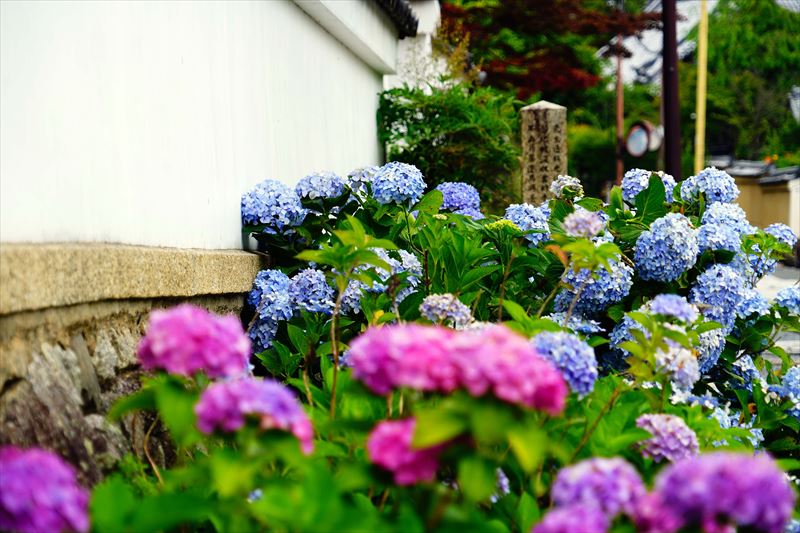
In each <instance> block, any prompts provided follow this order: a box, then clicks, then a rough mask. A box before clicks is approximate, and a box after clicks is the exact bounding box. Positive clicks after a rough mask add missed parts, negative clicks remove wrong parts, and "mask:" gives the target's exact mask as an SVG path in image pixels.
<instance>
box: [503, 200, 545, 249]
mask: <svg viewBox="0 0 800 533" xmlns="http://www.w3.org/2000/svg"><path fill="white" fill-rule="evenodd" d="M503 218H505V219H506V220H510V221H511V222H513V223H514V224H516V225H517V227H519V229H520V230H522V231H531V230H537V231H539V232H540V233H528V234H527V235H525V238H526V239H527V240H528V241H529V242H530V246H538V245H539V244H541V243H543V242H545V241H548V240H550V225H549V224H548V219H549V218H550V210H549V209H544V208H542V207H536V206H533V205H531V204H511V205H510V206H508V207H507V208H506V213H505V215H504V217H503Z"/></svg>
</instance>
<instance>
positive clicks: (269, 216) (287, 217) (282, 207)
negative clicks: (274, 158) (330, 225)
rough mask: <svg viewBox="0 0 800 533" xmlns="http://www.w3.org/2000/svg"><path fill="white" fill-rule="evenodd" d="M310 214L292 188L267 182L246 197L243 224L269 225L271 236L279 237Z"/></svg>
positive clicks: (267, 229) (247, 193)
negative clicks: (277, 234) (276, 235)
mask: <svg viewBox="0 0 800 533" xmlns="http://www.w3.org/2000/svg"><path fill="white" fill-rule="evenodd" d="M305 217H306V210H305V209H304V208H303V204H302V203H301V202H300V197H299V196H297V193H296V192H295V191H294V190H293V189H292V188H291V187H289V186H288V185H284V184H283V183H281V182H279V181H276V180H265V181H262V182H261V183H259V184H257V185H256V186H254V187H253V188H252V189H250V190H249V191H247V192H246V193H244V194H243V195H242V224H244V225H249V226H255V225H260V224H265V225H266V226H267V227H266V228H265V229H264V231H265V232H268V233H277V232H281V231H284V230H287V229H289V228H293V227H295V226H299V225H300V224H302V223H303V220H304V219H305Z"/></svg>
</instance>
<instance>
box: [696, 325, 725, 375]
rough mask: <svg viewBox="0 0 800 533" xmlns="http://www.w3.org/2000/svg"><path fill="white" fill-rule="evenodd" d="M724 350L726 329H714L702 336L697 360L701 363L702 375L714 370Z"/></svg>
mask: <svg viewBox="0 0 800 533" xmlns="http://www.w3.org/2000/svg"><path fill="white" fill-rule="evenodd" d="M724 348H725V330H724V329H719V328H718V329H712V330H709V331H706V332H703V333H701V334H700V339H699V344H698V346H697V360H698V362H699V363H700V372H701V373H703V374H708V371H709V370H711V369H712V368H714V366H715V365H716V364H717V361H719V356H720V355H721V354H722V350H723V349H724Z"/></svg>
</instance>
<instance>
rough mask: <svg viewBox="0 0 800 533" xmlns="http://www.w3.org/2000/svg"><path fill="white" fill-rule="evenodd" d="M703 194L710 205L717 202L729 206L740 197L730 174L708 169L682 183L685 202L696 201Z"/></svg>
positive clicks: (682, 195) (711, 168)
mask: <svg viewBox="0 0 800 533" xmlns="http://www.w3.org/2000/svg"><path fill="white" fill-rule="evenodd" d="M701 194H702V195H703V196H704V197H705V199H706V202H707V203H708V204H713V203H715V202H723V203H728V204H729V203H731V202H733V201H735V200H736V198H738V197H739V188H738V187H737V186H736V182H735V181H734V180H733V178H732V177H731V176H730V174H728V173H727V172H725V171H724V170H718V169H716V168H714V167H708V168H706V169H705V170H702V171H700V173H698V174H697V175H696V176H690V177H688V178H687V179H685V180H684V181H683V182H682V183H681V198H682V199H683V201H684V202H691V201H694V200H696V199H697V198H698V197H699V196H700V195H701Z"/></svg>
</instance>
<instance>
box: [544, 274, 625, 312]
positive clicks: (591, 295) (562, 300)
mask: <svg viewBox="0 0 800 533" xmlns="http://www.w3.org/2000/svg"><path fill="white" fill-rule="evenodd" d="M609 266H610V267H611V272H609V271H608V270H606V269H605V268H602V267H601V268H599V269H598V270H597V271H595V272H594V273H592V271H591V270H589V269H588V268H582V269H580V270H579V271H578V272H575V271H574V270H573V269H572V268H568V269H567V270H566V272H564V276H563V278H562V281H563V282H564V283H565V284H566V285H567V286H568V287H569V288H568V289H564V290H562V291H561V292H559V293H558V295H557V296H556V299H555V302H554V303H553V305H554V308H555V310H556V311H566V310H568V309H569V306H570V303H571V302H572V300H573V299H574V298H575V295H576V294H578V293H579V292H580V294H579V295H578V300H577V303H576V304H575V309H574V312H577V313H578V314H580V315H584V316H592V315H595V314H597V313H601V312H603V311H604V310H605V309H606V308H607V307H608V306H610V305H612V304H615V303H617V302H619V301H620V300H622V299H623V298H625V297H626V296H627V295H628V292H629V291H630V290H631V285H633V269H632V268H631V267H629V266H628V265H626V264H625V263H623V262H622V261H613V260H612V261H609Z"/></svg>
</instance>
